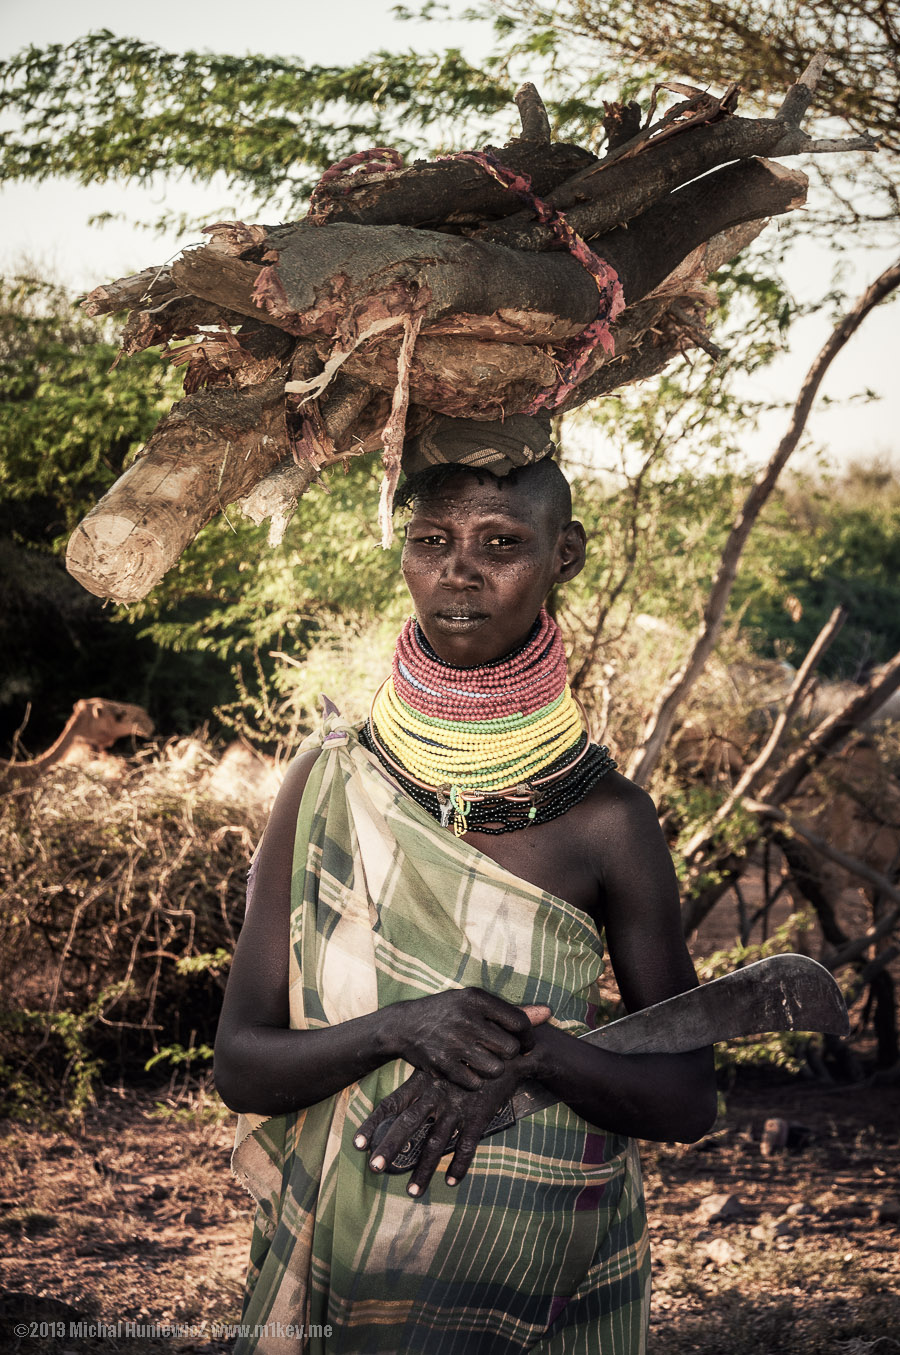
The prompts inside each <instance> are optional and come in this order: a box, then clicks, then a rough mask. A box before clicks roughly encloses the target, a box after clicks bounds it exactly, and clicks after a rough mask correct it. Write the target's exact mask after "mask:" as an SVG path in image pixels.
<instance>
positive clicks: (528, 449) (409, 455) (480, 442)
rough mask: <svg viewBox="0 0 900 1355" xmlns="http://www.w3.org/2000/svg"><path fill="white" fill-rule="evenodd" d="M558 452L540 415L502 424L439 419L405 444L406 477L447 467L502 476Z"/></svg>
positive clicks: (547, 422)
mask: <svg viewBox="0 0 900 1355" xmlns="http://www.w3.org/2000/svg"><path fill="white" fill-rule="evenodd" d="M555 451H556V447H555V445H554V443H553V441H552V439H551V437H550V420H549V418H546V417H541V416H540V415H538V416H537V417H533V416H532V415H529V414H510V415H508V417H507V418H505V419H503V420H502V421H501V420H486V419H451V418H450V417H449V416H448V415H443V414H439V415H437V416H436V418H435V419H433V420H432V421H431V422H430V423H428V424H427V425H426V427H425V428H423V429H422V431H421V432H420V433H417V434H415V435H414V436H413V437H411V438H408V439H407V441H406V442H405V443H404V446H403V463H402V464H403V471H404V474H405V475H407V476H409V475H415V474H417V473H418V472H419V471H423V470H426V469H427V468H428V467H429V466H436V465H441V464H446V463H452V464H456V465H459V466H469V467H471V468H472V469H473V470H488V471H490V472H491V474H492V475H498V476H503V475H508V474H509V472H510V471H511V470H514V469H515V468H516V467H517V466H530V465H531V464H532V463H533V462H535V461H542V460H543V459H544V457H546V456H552V455H553V453H554V452H555Z"/></svg>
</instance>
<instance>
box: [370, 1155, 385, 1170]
mask: <svg viewBox="0 0 900 1355" xmlns="http://www.w3.org/2000/svg"><path fill="white" fill-rule="evenodd" d="M369 1166H370V1167H371V1168H372V1171H373V1172H380V1171H384V1158H383V1157H373V1158H372V1161H371V1162H370V1163H369Z"/></svg>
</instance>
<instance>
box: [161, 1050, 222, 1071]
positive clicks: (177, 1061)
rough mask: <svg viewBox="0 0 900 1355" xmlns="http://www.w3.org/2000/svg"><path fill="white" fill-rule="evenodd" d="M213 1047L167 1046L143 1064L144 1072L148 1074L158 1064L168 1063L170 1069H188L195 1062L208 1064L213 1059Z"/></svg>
mask: <svg viewBox="0 0 900 1355" xmlns="http://www.w3.org/2000/svg"><path fill="white" fill-rule="evenodd" d="M213 1053H214V1050H213V1047H212V1045H210V1044H200V1045H194V1044H191V1045H187V1046H185V1045H183V1044H169V1045H166V1046H165V1048H164V1049H158V1050H157V1051H156V1053H155V1054H153V1055H152V1056H151V1057H150V1058H149V1059H148V1060H147V1062H146V1063H145V1064H144V1071H145V1072H147V1073H149V1072H150V1070H151V1069H152V1068H155V1067H156V1066H157V1065H158V1064H160V1063H168V1064H169V1065H170V1067H172V1068H185V1067H187V1068H190V1066H191V1065H192V1064H193V1063H195V1062H197V1061H198V1060H199V1062H201V1063H209V1062H210V1060H211V1059H212V1057H213Z"/></svg>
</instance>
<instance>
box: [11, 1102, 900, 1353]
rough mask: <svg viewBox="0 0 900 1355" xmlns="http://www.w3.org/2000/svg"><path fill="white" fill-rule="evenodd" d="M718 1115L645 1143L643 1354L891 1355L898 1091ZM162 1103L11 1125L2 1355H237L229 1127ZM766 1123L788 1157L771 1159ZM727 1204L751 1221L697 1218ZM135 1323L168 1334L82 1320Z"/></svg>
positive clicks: (744, 1107) (236, 1234)
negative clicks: (778, 1134) (165, 1327)
mask: <svg viewBox="0 0 900 1355" xmlns="http://www.w3.org/2000/svg"><path fill="white" fill-rule="evenodd" d="M726 1101H727V1106H726V1110H725V1112H724V1116H723V1118H722V1119H721V1121H720V1124H719V1126H718V1127H717V1129H716V1130H715V1131H714V1133H713V1134H712V1135H710V1136H709V1137H708V1138H707V1139H705V1140H703V1141H702V1142H701V1143H700V1145H696V1146H694V1147H692V1148H683V1147H675V1146H671V1145H653V1144H647V1145H644V1149H643V1158H644V1165H645V1177H646V1189H647V1198H648V1209H649V1215H650V1220H651V1223H650V1227H651V1237H652V1239H653V1258H654V1259H653V1275H654V1291H653V1310H652V1327H651V1341H650V1352H651V1355H676V1353H677V1355H681V1352H703V1353H707V1352H708V1355H714V1353H715V1355H723V1352H727V1355H795V1352H796V1355H800V1353H801V1352H802V1355H813V1353H815V1355H832V1352H833V1355H868V1352H875V1355H890V1352H892V1351H900V1088H898V1087H897V1086H893V1087H891V1086H886V1087H873V1086H869V1087H862V1088H860V1087H855V1088H852V1089H848V1088H844V1089H841V1090H834V1091H823V1090H821V1089H820V1088H819V1087H817V1086H816V1085H814V1084H806V1083H803V1082H797V1081H794V1082H791V1083H787V1082H785V1083H781V1084H773V1083H772V1082H771V1081H770V1082H768V1083H765V1082H760V1081H758V1080H755V1081H744V1082H743V1083H742V1084H740V1085H739V1086H737V1087H735V1088H734V1089H733V1090H732V1091H731V1092H730V1093H729V1094H728V1095H727V1097H726ZM159 1106H160V1102H159V1101H158V1098H154V1096H152V1095H151V1094H149V1093H141V1094H137V1093H135V1092H128V1093H121V1094H116V1093H115V1092H108V1093H107V1094H106V1095H105V1097H104V1099H103V1101H102V1103H101V1104H100V1105H99V1106H98V1107H97V1108H96V1109H94V1110H92V1111H91V1112H90V1113H88V1114H87V1116H86V1118H85V1120H84V1123H83V1127H82V1129H81V1130H80V1131H79V1132H77V1133H65V1132H50V1131H47V1130H43V1131H41V1130H36V1129H34V1128H25V1127H22V1126H17V1125H7V1126H6V1128H5V1132H4V1137H3V1140H2V1144H0V1190H2V1196H0V1237H2V1239H3V1244H2V1246H0V1251H2V1253H3V1256H2V1263H0V1276H2V1280H0V1289H2V1292H0V1350H2V1351H4V1352H5V1351H9V1352H22V1353H23V1355H25V1353H26V1352H34V1355H40V1353H41V1352H44V1351H48V1352H49V1351H53V1352H55V1353H56V1352H58V1355H68V1353H69V1352H71V1353H72V1355H81V1352H86V1351H101V1352H108V1353H109V1355H114V1353H115V1352H127V1353H128V1355H130V1352H137V1351H142V1352H151V1351H153V1352H155V1351H159V1352H162V1351H165V1352H168V1355H175V1353H176V1352H189V1351H204V1352H209V1353H210V1355H218V1352H225V1351H227V1350H229V1349H230V1347H231V1341H230V1340H229V1339H227V1338H226V1337H225V1335H224V1333H223V1332H221V1331H220V1330H217V1329H218V1328H221V1327H222V1326H223V1325H224V1324H227V1323H230V1322H235V1321H237V1320H238V1316H239V1309H240V1293H241V1285H242V1279H243V1271H244V1265H245V1259H246V1254H247V1246H248V1240H249V1231H250V1219H251V1202H250V1199H249V1197H248V1196H247V1195H246V1194H245V1193H244V1192H243V1191H242V1190H241V1189H240V1187H238V1186H237V1185H236V1184H235V1182H234V1181H233V1179H232V1178H231V1175H230V1173H229V1170H228V1155H229V1149H230V1142H231V1122H230V1121H223V1120H221V1119H216V1118H213V1117H212V1116H211V1111H212V1106H211V1104H209V1103H207V1105H206V1107H205V1108H204V1107H203V1106H202V1105H201V1106H199V1107H196V1106H195V1108H194V1109H190V1108H188V1107H186V1106H184V1105H182V1106H181V1107H178V1106H177V1105H176V1106H169V1107H168V1108H167V1110H165V1113H164V1114H163V1116H162V1118H161V1117H160V1113H159ZM164 1109H165V1108H164ZM770 1116H777V1117H780V1118H782V1119H784V1120H785V1121H787V1122H788V1123H790V1124H791V1125H792V1126H794V1128H793V1130H792V1138H793V1139H794V1140H796V1141H797V1145H796V1146H795V1147H794V1148H793V1149H785V1150H784V1151H783V1152H781V1153H779V1154H777V1155H776V1156H773V1157H768V1158H767V1157H763V1156H762V1155H761V1152H760V1144H759V1133H760V1130H761V1128H762V1124H763V1122H764V1120H765V1119H766V1118H768V1117H770ZM727 1194H731V1195H734V1196H736V1197H737V1199H738V1201H739V1202H740V1205H741V1212H739V1213H737V1214H735V1216H734V1217H731V1218H728V1219H725V1220H722V1221H719V1222H705V1221H704V1220H703V1219H702V1217H700V1216H698V1213H697V1210H698V1206H700V1205H701V1202H702V1201H703V1200H704V1199H706V1198H707V1197H708V1196H711V1195H727ZM128 1322H133V1323H140V1324H144V1325H145V1326H148V1325H150V1324H157V1325H159V1324H171V1325H172V1327H173V1328H174V1330H173V1332H172V1333H171V1334H165V1333H162V1332H157V1333H156V1334H155V1335H147V1334H144V1335H140V1334H134V1333H129V1331H128V1329H127V1328H126V1327H124V1326H123V1327H122V1328H121V1329H113V1330H106V1331H103V1330H102V1329H100V1330H97V1329H95V1330H94V1331H93V1332H91V1331H90V1330H89V1327H84V1326H80V1325H79V1324H91V1323H94V1324H97V1323H101V1324H105V1325H106V1327H107V1328H109V1327H111V1326H112V1325H113V1324H115V1323H122V1324H125V1323H128ZM23 1327H24V1329H25V1332H26V1334H25V1335H24V1336H22V1335H18V1334H17V1331H21V1330H22V1328H23ZM412 1355H427V1352H421V1353H420V1352H412Z"/></svg>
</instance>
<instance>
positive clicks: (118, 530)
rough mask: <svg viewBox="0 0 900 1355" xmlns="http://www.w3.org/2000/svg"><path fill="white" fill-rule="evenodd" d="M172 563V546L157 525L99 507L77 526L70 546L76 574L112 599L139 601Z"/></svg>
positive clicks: (99, 594) (83, 583)
mask: <svg viewBox="0 0 900 1355" xmlns="http://www.w3.org/2000/svg"><path fill="white" fill-rule="evenodd" d="M171 563H172V560H171V550H169V549H167V547H166V544H165V542H164V540H163V539H162V538H161V536H160V534H159V532H158V530H154V528H151V527H149V526H146V525H144V524H143V523H141V522H140V521H138V520H135V518H133V517H130V516H129V515H128V514H127V513H121V512H119V513H102V512H101V513H98V512H96V510H95V512H94V514H92V515H91V516H90V517H89V518H88V519H86V520H85V521H84V522H82V523H81V524H80V525H79V526H78V527H76V529H75V531H74V532H73V533H72V536H71V537H70V539H69V545H68V548H67V550H66V568H67V569H68V571H69V573H70V574H71V575H72V577H73V578H74V579H76V580H77V581H78V582H79V583H80V584H81V586H82V587H83V588H86V589H87V590H88V592H89V593H95V594H96V596H97V597H101V598H109V599H110V601H112V602H124V603H130V602H139V601H140V599H141V598H143V597H146V596H147V594H148V593H149V592H150V589H151V588H153V587H154V586H155V585H156V584H157V583H159V581H160V579H161V578H162V577H163V575H164V574H165V572H166V570H167V569H168V568H169V567H170V565H171Z"/></svg>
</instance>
